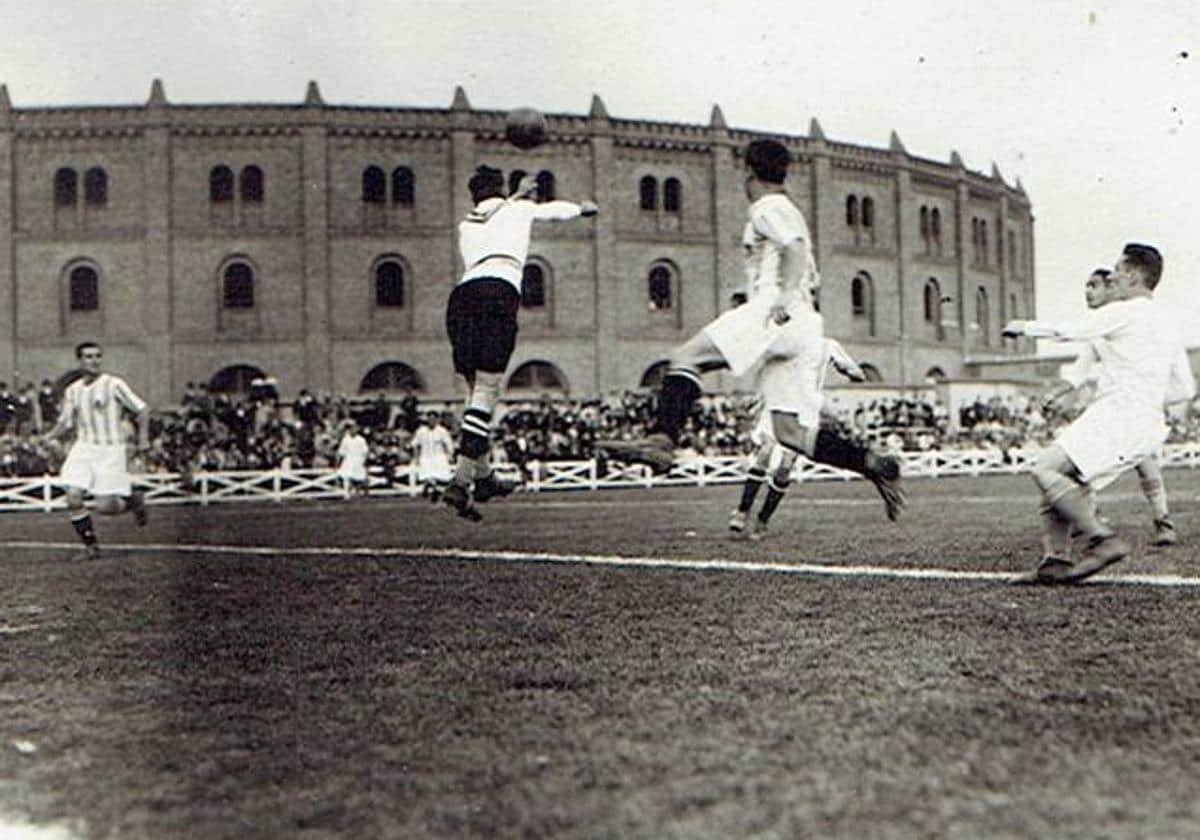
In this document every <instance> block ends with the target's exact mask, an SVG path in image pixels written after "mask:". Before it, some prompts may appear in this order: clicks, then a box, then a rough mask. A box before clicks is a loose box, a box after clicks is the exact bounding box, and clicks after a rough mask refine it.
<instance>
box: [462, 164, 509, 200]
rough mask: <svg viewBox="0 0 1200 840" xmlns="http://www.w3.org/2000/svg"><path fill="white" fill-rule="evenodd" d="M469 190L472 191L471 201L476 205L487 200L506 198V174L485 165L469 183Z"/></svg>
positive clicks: (478, 169)
mask: <svg viewBox="0 0 1200 840" xmlns="http://www.w3.org/2000/svg"><path fill="white" fill-rule="evenodd" d="M467 189H469V190H470V191H471V200H472V201H474V202H475V203H476V204H478V203H479V202H481V201H483V200H484V199H487V198H504V173H503V172H501V171H500V170H499V169H496V168H495V167H494V166H488V165H487V164H484V165H483V166H480V167H478V168H476V170H475V174H474V175H472V176H471V179H470V180H469V181H467Z"/></svg>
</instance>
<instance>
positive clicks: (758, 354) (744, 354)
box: [704, 296, 780, 376]
mask: <svg viewBox="0 0 1200 840" xmlns="http://www.w3.org/2000/svg"><path fill="white" fill-rule="evenodd" d="M779 332H780V328H779V325H778V324H776V323H775V322H774V321H772V320H771V303H770V300H769V298H768V297H767V296H762V297H757V298H753V299H751V300H750V301H749V302H747V303H743V304H742V305H741V306H739V307H737V308H735V309H730V310H729V311H728V312H724V313H722V314H721V315H720V316H719V317H717V318H716V319H714V320H713V321H711V322H710V323H709V324H708V326H706V327H705V328H704V334H705V335H706V336H708V339H709V341H711V342H712V343H713V345H715V346H716V348H717V350H719V351H720V353H721V356H722V357H723V358H724V359H725V364H727V365H729V372H730V373H732V374H733V375H734V376H742V375H743V374H745V373H746V372H747V371H749V370H750V368H752V367H754V366H755V365H756V364H758V362H759V361H761V360H762V358H763V356H765V355H766V352H767V348H769V347H770V346H771V342H772V341H773V340H774V339H775V338H776V337H777V336H778V335H779Z"/></svg>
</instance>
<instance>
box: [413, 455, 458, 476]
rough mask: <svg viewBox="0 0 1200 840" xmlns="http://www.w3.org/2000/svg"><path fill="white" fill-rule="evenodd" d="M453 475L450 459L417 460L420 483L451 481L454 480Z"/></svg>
mask: <svg viewBox="0 0 1200 840" xmlns="http://www.w3.org/2000/svg"><path fill="white" fill-rule="evenodd" d="M453 473H454V471H453V470H452V469H451V468H450V460H449V459H448V458H444V457H435V458H420V459H418V460H417V480H418V481H422V482H424V481H449V480H450V479H451V478H453Z"/></svg>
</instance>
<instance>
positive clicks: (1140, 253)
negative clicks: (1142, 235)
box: [1113, 242, 1163, 291]
mask: <svg viewBox="0 0 1200 840" xmlns="http://www.w3.org/2000/svg"><path fill="white" fill-rule="evenodd" d="M1162 272H1163V258H1162V254H1160V253H1159V252H1158V249H1157V248H1155V247H1154V246H1153V245H1146V244H1143V243H1141V242H1129V243H1127V244H1126V245H1125V247H1124V248H1123V249H1121V258H1120V259H1119V260H1117V264H1116V265H1115V266H1113V274H1115V275H1118V276H1119V277H1120V278H1121V279H1129V280H1130V281H1131V282H1133V283H1136V284H1137V285H1140V286H1142V287H1143V288H1145V289H1149V290H1150V291H1154V289H1155V288H1156V287H1157V286H1158V281H1159V280H1161V279H1162Z"/></svg>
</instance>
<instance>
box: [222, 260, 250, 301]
mask: <svg viewBox="0 0 1200 840" xmlns="http://www.w3.org/2000/svg"><path fill="white" fill-rule="evenodd" d="M222 279H223V282H222V286H221V299H222V300H223V301H224V303H225V307H226V308H227V309H248V308H250V307H252V306H254V269H252V268H250V266H249V265H247V264H246V263H244V262H234V263H230V264H229V265H228V266H226V268H225V276H224V277H223V278H222Z"/></svg>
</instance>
